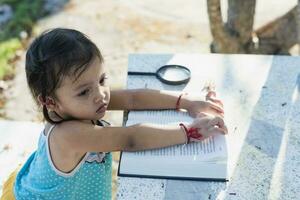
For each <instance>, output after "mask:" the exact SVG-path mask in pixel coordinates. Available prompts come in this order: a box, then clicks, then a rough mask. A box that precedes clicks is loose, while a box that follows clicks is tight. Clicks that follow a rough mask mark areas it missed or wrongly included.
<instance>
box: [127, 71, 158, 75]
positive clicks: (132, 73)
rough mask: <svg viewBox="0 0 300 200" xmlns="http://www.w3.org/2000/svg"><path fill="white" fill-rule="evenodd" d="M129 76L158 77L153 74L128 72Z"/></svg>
mask: <svg viewBox="0 0 300 200" xmlns="http://www.w3.org/2000/svg"><path fill="white" fill-rule="evenodd" d="M127 74H128V75H141V76H156V73H153V72H128V73H127Z"/></svg>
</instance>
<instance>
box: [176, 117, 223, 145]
mask: <svg viewBox="0 0 300 200" xmlns="http://www.w3.org/2000/svg"><path fill="white" fill-rule="evenodd" d="M180 126H181V127H182V128H183V129H184V131H185V133H186V136H187V143H189V142H199V141H201V140H204V139H205V138H208V137H210V136H212V135H216V134H224V135H225V134H227V133H228V130H227V127H226V125H225V123H224V120H223V119H222V118H221V117H216V116H215V117H214V116H210V115H204V116H203V117H201V118H196V119H195V120H194V121H193V122H192V123H191V124H189V125H184V124H180Z"/></svg>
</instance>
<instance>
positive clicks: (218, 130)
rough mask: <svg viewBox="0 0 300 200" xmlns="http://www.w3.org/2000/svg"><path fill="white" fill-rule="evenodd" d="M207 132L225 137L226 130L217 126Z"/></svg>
mask: <svg viewBox="0 0 300 200" xmlns="http://www.w3.org/2000/svg"><path fill="white" fill-rule="evenodd" d="M208 131H210V132H213V133H221V134H223V135H227V130H225V129H222V128H219V127H217V126H215V127H211V128H209V129H208Z"/></svg>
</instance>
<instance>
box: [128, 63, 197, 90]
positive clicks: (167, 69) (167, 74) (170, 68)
mask: <svg viewBox="0 0 300 200" xmlns="http://www.w3.org/2000/svg"><path fill="white" fill-rule="evenodd" d="M128 75H140V76H156V78H157V79H159V80H160V81H161V82H163V83H166V84H169V85H180V84H183V83H187V82H189V80H190V78H191V71H190V70H189V69H188V68H187V67H184V66H182V65H164V66H161V67H160V68H159V69H158V70H157V71H156V72H128Z"/></svg>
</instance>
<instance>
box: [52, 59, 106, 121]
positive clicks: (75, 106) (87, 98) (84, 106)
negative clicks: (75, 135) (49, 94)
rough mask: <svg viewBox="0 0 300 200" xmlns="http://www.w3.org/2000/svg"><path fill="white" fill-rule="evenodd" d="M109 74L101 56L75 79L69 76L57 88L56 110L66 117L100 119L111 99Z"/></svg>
mask: <svg viewBox="0 0 300 200" xmlns="http://www.w3.org/2000/svg"><path fill="white" fill-rule="evenodd" d="M106 79H107V75H106V73H105V71H104V67H103V66H102V65H101V63H100V61H99V58H98V57H96V58H95V59H94V60H93V62H92V63H91V64H90V65H89V66H88V68H87V69H86V70H85V71H84V72H83V73H82V74H81V75H80V76H79V78H78V79H77V80H75V76H67V77H66V78H65V79H64V80H63V81H62V83H61V86H60V87H59V88H58V89H57V90H56V97H57V100H56V102H55V103H56V106H55V109H54V111H55V112H56V113H58V114H59V115H60V116H61V117H63V118H64V119H70V118H75V119H80V120H98V119H101V118H102V117H103V116H104V115H105V111H106V109H107V106H108V103H109V100H110V92H109V87H108V86H107V85H106Z"/></svg>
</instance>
